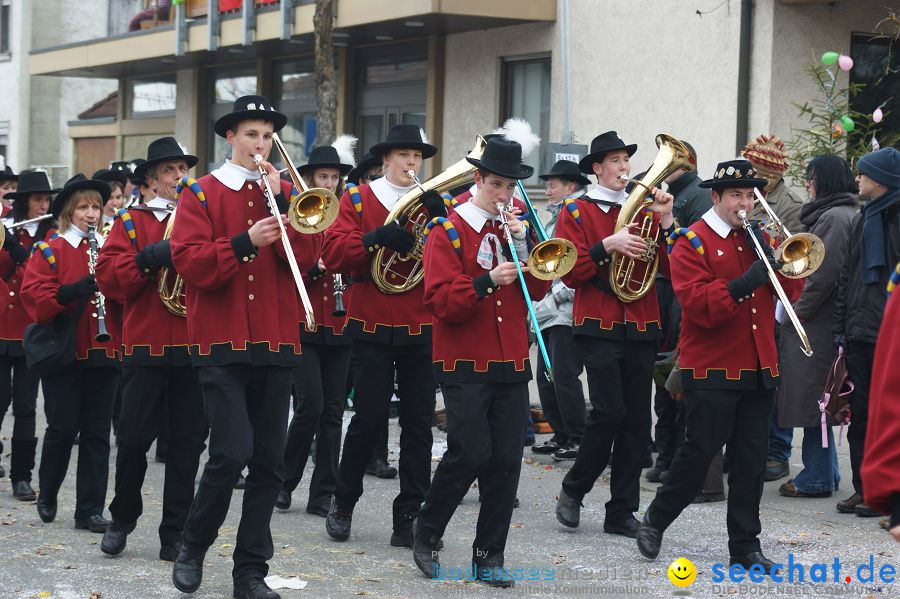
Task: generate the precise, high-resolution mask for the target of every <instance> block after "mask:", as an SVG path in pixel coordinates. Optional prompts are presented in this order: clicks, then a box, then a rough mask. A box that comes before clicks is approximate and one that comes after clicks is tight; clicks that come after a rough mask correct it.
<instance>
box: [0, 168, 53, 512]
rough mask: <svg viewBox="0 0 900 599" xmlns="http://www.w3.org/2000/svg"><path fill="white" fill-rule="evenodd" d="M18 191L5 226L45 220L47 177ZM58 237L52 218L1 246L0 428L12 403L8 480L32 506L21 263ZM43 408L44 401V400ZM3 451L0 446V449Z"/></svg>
mask: <svg viewBox="0 0 900 599" xmlns="http://www.w3.org/2000/svg"><path fill="white" fill-rule="evenodd" d="M19 183H20V184H19V187H18V191H11V192H8V193H7V194H6V198H7V199H8V200H10V201H12V211H11V212H10V215H9V224H12V223H14V222H22V221H26V220H30V219H34V218H38V217H40V216H44V215H46V214H47V213H48V212H49V210H50V198H51V195H52V194H54V193H56V192H57V191H58V190H56V189H51V187H50V180H49V179H48V178H47V173H45V172H43V171H25V172H23V173H21V179H20V181H19ZM55 236H56V229H55V228H54V226H53V219H46V220H43V221H40V222H33V223H29V224H27V225H24V226H21V227H16V228H14V229H7V231H6V237H5V238H4V242H3V249H5V250H6V251H5V252H3V253H2V254H0V274H2V277H3V279H4V280H5V281H6V284H7V285H8V287H9V289H8V290H7V293H6V294H4V298H6V306H5V308H4V309H3V311H2V312H0V424H2V422H3V416H4V415H5V414H6V411H7V409H8V408H9V406H10V404H12V408H13V417H14V418H15V421H14V423H13V432H12V443H11V444H12V448H11V449H12V459H11V462H10V471H9V478H10V481H11V482H12V491H13V497H15V498H16V499H18V500H20V501H34V500H35V498H36V495H35V493H34V489H32V488H31V472H32V470H33V469H34V458H35V454H36V452H37V437H36V436H35V430H36V424H35V411H36V407H37V394H38V384H39V383H40V379H39V377H38V376H37V375H36V374H34V373H33V372H32V371H31V370H29V369H28V366H27V364H26V362H25V351H24V347H23V345H22V339H23V337H24V333H25V327H26V326H28V325H29V324H30V323H32V322H34V320H33V319H32V318H31V316H29V314H28V312H26V311H25V308H24V306H23V305H22V297H21V294H20V291H21V286H22V276H23V275H24V274H25V265H26V264H25V263H26V261H27V260H28V257H29V256H30V255H31V248H32V246H33V245H34V243H35V242H36V241H49V240H50V239H51V238H52V237H55ZM45 403H46V400H45ZM0 450H2V446H0Z"/></svg>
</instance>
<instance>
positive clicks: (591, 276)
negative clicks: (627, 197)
mask: <svg viewBox="0 0 900 599" xmlns="http://www.w3.org/2000/svg"><path fill="white" fill-rule="evenodd" d="M573 201H574V205H575V207H576V208H577V213H578V214H577V220H576V216H575V215H573V212H572V211H571V210H569V209H567V208H565V207H564V208H563V209H562V210H561V211H560V213H559V219H558V220H557V224H556V230H555V231H554V234H555V236H556V237H561V238H563V239H568V240H569V241H571V242H572V243H574V244H575V248H576V249H577V250H578V260H577V261H576V262H575V267H574V268H573V269H572V270H571V271H569V273H568V274H567V275H566V276H564V277H563V278H562V280H563V283H565V284H566V285H568V286H569V287H571V288H573V289H574V290H575V300H574V303H573V307H572V317H573V321H574V322H573V325H574V328H573V331H572V333H573V334H574V335H588V336H591V337H601V338H604V339H616V340H625V339H628V340H653V339H660V338H662V323H661V322H660V318H659V303H658V301H657V299H656V293H652V292H651V293H647V294H646V295H644V297H642V298H641V299H639V300H636V301H633V302H627V303H626V302H623V301H622V300H620V299H619V298H618V297H617V296H616V295H615V294H614V293H613V292H612V289H611V288H610V286H609V267H610V264H611V261H610V260H611V256H610V254H608V253H606V252H601V254H595V256H593V257H592V256H591V255H590V254H589V250H590V248H591V247H593V246H594V245H596V244H598V243H600V242H601V241H602V240H603V239H604V238H606V237H609V236H610V235H612V234H613V233H615V226H616V218H618V216H619V210H620V208H619V207H618V206H616V207H611V208H610V209H609V212H604V211H603V209H602V208H601V207H600V206H599V205H598V204H596V203H595V202H592V201H591V200H589V199H581V198H579V199H576V200H573ZM653 218H654V222H655V223H656V224H657V225H658V224H659V217H658V216H657V215H656V214H655V213H654V214H653ZM579 220H580V221H581V222H580V223H579V222H578V221H579ZM658 239H659V241H658V245H657V252H656V253H657V255H658V256H659V272H660V273H661V274H663V275H665V276H667V277H668V276H669V261H668V257H667V256H666V241H665V234H664V233H663V232H662V230H660V234H659V237H658Z"/></svg>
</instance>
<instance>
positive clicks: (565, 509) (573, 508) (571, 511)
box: [556, 489, 582, 528]
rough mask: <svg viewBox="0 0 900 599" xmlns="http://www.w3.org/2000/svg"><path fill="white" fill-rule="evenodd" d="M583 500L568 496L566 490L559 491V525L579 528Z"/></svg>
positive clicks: (557, 504)
mask: <svg viewBox="0 0 900 599" xmlns="http://www.w3.org/2000/svg"><path fill="white" fill-rule="evenodd" d="M581 507H582V506H581V500H579V499H575V498H574V497H569V496H568V495H566V491H565V489H560V490H559V499H558V500H557V501H556V519H557V520H559V523H560V524H562V525H564V526H568V527H569V528H578V523H579V521H580V520H581Z"/></svg>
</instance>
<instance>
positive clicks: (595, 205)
mask: <svg viewBox="0 0 900 599" xmlns="http://www.w3.org/2000/svg"><path fill="white" fill-rule="evenodd" d="M636 150H637V145H635V144H630V145H625V142H624V141H622V139H621V138H620V137H619V136H618V134H617V133H616V132H615V131H607V132H606V133H603V134H601V135H598V136H597V137H595V138H594V139H593V140H592V141H591V152H590V154H588V155H587V156H585V157H584V158H582V159H581V162H580V163H579V167H580V168H581V172H582V173H585V174H593V175H595V176H596V178H597V184H598V185H597V187H595V188H592V189H591V190H590V191H588V193H587V194H586V195H585V196H582V197H581V198H578V199H575V200H567V201H566V202H565V208H564V209H563V210H562V211H561V212H560V217H559V222H558V224H557V225H556V235H557V236H558V237H562V238H563V239H569V240H571V241H572V242H573V243H574V244H575V247H576V248H577V249H578V260H577V262H576V264H575V267H574V268H573V269H572V270H571V272H569V274H568V275H566V276H564V277H563V282H564V283H565V284H566V285H568V286H569V287H572V288H574V289H575V300H574V306H573V313H574V323H573V324H574V327H573V334H574V336H575V343H576V345H577V346H578V349H579V351H580V352H581V357H582V360H583V361H584V366H585V369H586V370H587V380H588V391H589V394H590V400H591V406H592V409H591V412H590V415H589V417H588V422H587V426H586V427H585V431H584V436H583V437H582V440H581V446H580V447H579V450H578V455H577V457H576V458H575V463H574V464H573V465H572V468H571V469H570V470H569V472H568V474H566V477H565V478H564V479H563V483H562V489H561V490H560V492H559V500H558V502H557V505H556V517H557V520H559V522H560V523H562V524H563V525H564V526H567V527H569V528H577V527H578V524H579V520H580V506H581V500H582V498H583V497H584V496H585V495H586V494H587V493H588V492H589V491H590V490H591V489H592V488H593V486H594V483H595V482H596V480H597V478H599V476H600V474H601V473H602V472H603V469H604V468H606V466H607V463H609V461H610V450H611V449H612V445H613V442H615V452H614V453H613V457H612V464H611V467H612V474H611V479H610V492H611V497H610V500H609V501H608V502H607V503H606V518H605V520H604V523H603V530H604V532H606V533H609V534H618V535H623V536H627V537H634V536H635V535H636V534H637V529H638V526H639V522H638V521H637V519H636V518H635V517H634V515H633V513H634V512H635V511H636V510H637V509H638V504H639V499H640V497H639V494H640V487H639V485H640V476H641V469H642V467H643V462H644V459H645V457H646V455H647V439H648V438H649V437H650V421H651V419H650V390H651V385H652V382H653V367H654V363H655V360H656V344H657V340H658V339H659V338H660V337H661V336H662V335H661V332H662V331H661V324H660V317H659V304H658V302H657V299H656V293H655V292H651V293H647V294H646V295H644V296H643V297H641V298H640V299H637V300H635V301H632V302H627V303H626V302H623V301H622V300H621V299H620V298H619V297H618V296H617V295H616V294H615V293H613V289H612V288H611V286H610V283H609V269H610V268H611V266H610V264H611V261H612V254H613V252H618V253H619V254H622V255H624V256H626V257H629V258H636V257H638V256H639V255H642V254H643V253H644V251H645V250H646V249H647V242H646V241H645V240H644V239H643V238H642V237H640V236H638V235H636V234H635V232H634V230H633V228H632V227H622V228H621V229H620V230H618V231H616V230H614V229H615V223H616V219H617V218H618V216H619V212H620V209H621V205H622V203H623V202H624V201H625V199H626V197H627V194H626V192H625V187H626V181H624V180H623V179H622V177H623V176H624V177H627V176H628V175H629V174H630V173H631V165H630V163H629V159H630V157H631V156H632V154H634V153H635V151H636ZM652 194H653V198H654V203H653V205H652V208H651V209H652V210H653V212H652V213H651V214H652V217H653V222H654V224H655V225H657V226H658V227H659V232H658V234H657V239H656V243H657V249H658V250H659V249H660V248H664V247H665V231H666V230H668V229H669V228H670V227H672V226H673V222H674V219H673V218H672V196H671V194H668V193H665V192H663V191H662V190H660V189H656V188H654V189H653V190H652ZM657 256H659V272H660V273H661V274H662V275H664V276H668V261H667V259H666V253H665V251H657Z"/></svg>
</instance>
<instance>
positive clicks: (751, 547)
mask: <svg viewBox="0 0 900 599" xmlns="http://www.w3.org/2000/svg"><path fill="white" fill-rule="evenodd" d="M765 185H766V180H765V179H763V178H760V177H759V175H758V174H757V172H756V170H755V169H754V167H753V165H751V164H750V162H749V161H747V160H732V161H728V162H721V163H719V165H718V167H716V172H715V175H714V176H713V178H712V179H709V180H706V181H704V182H703V183H701V184H700V186H701V187H705V188H710V189H711V190H712V201H713V207H712V208H711V209H710V210H709V211H708V212H706V214H704V215H703V217H702V218H701V220H699V221H697V222H696V223H694V224H693V225H691V227H690V229H689V230H685V229H679V230H678V232H677V233H676V235H677V234H680V233H684V234H685V235H684V239H682V238H680V237H678V238H677V241H675V245H674V249H673V251H672V256H671V266H672V285H673V287H674V289H675V294H676V295H677V297H678V300H679V301H680V302H681V306H682V324H681V338H680V340H679V347H680V350H681V354H680V357H679V361H680V364H681V374H682V380H683V383H684V403H685V426H686V431H685V439H684V443H683V444H682V445H681V447H680V448H679V449H678V451H677V452H676V454H675V458H674V459H673V460H672V464H671V465H670V466H669V477H668V479H667V480H666V482H665V483H663V485H662V487H660V489H659V490H658V491H657V492H656V498H655V499H654V500H653V502H652V503H651V504H650V506H649V507H648V508H647V511H646V513H645V514H644V521H643V523H642V524H641V527H640V530H639V531H638V535H637V545H638V549H639V550H640V552H641V554H642V555H644V557H647V558H649V559H655V558H656V556H657V555H658V554H659V549H660V544H661V542H662V534H663V532H664V531H665V530H666V528H668V526H669V525H670V524H671V523H672V522H673V521H674V520H675V518H677V517H678V515H679V514H680V513H681V511H682V510H683V509H684V508H685V507H687V506H688V505H689V504H690V503H691V501H692V500H693V499H694V497H696V495H697V492H698V491H699V490H700V489H701V488H702V486H703V480H704V478H705V476H706V471H707V468H708V467H709V463H710V461H711V460H712V458H713V456H714V455H715V454H716V453H718V452H719V451H720V450H721V449H722V446H723V445H725V444H726V443H727V444H728V456H729V459H730V461H731V471H730V473H729V475H728V516H727V519H728V551H729V554H730V556H731V560H730V561H731V564H741V565H742V566H743V567H744V568H745V569H748V570H749V569H750V567H751V566H754V565H756V564H759V565H760V566H761V567H762V568H763V570H765V572H766V574H770V573H771V571H772V569H773V566H774V565H775V564H774V563H773V562H772V561H771V560H769V559H768V558H766V556H764V555H763V554H762V552H761V550H760V544H759V538H758V537H759V533H760V530H761V525H760V521H759V501H760V498H761V497H762V490H763V475H764V474H765V470H766V451H767V448H768V426H769V418H770V416H771V412H772V409H773V406H774V390H775V386H776V385H777V382H778V374H779V373H778V351H777V348H776V347H775V320H774V319H775V301H774V299H773V297H772V294H773V292H775V287H774V286H773V284H772V283H771V282H770V272H769V268H770V267H771V268H772V269H773V271H775V272H777V271H778V268H779V267H780V266H781V265H780V263H778V262H777V261H776V260H775V258H774V257H773V256H772V255H771V249H769V244H768V240H766V239H764V236H763V234H762V232H761V231H760V230H759V229H756V230H754V231H753V232H752V233H751V232H750V231H751V230H752V229H750V227H752V226H753V225H749V224H747V225H745V222H747V221H746V219H748V218H749V217H748V215H749V214H750V211H751V210H752V209H753V202H754V191H753V190H754V188H758V189H761V188H763V187H764V186H765ZM745 226H746V227H747V228H746V229H745ZM751 234H752V235H754V238H750V235H751ZM673 237H675V235H673ZM760 251H762V252H764V253H765V256H760V255H759V253H760ZM767 262H769V265H767ZM778 281H779V282H780V284H781V285H782V286H783V288H784V289H785V291H786V292H787V296H788V297H789V298H790V299H792V300H793V299H797V297H799V295H800V292H801V291H802V289H803V282H802V280H801V279H788V278H784V277H783V276H781V275H780V274H779V275H778ZM788 309H790V308H789V307H788ZM618 451H619V449H618V447H617V448H616V452H618Z"/></svg>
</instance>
